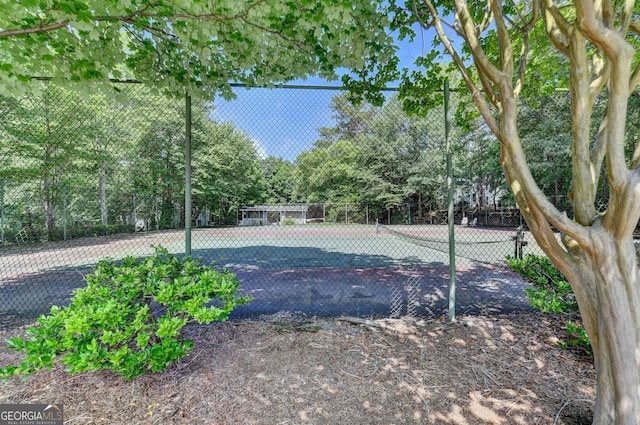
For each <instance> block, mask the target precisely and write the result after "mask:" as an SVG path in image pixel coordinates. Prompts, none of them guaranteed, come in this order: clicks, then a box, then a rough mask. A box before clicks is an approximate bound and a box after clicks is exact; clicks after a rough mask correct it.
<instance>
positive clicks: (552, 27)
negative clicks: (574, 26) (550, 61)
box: [542, 0, 571, 55]
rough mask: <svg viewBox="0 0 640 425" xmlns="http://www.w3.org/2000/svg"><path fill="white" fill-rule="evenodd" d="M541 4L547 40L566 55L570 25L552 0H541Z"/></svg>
mask: <svg viewBox="0 0 640 425" xmlns="http://www.w3.org/2000/svg"><path fill="white" fill-rule="evenodd" d="M542 5H543V7H544V21H545V31H546V33H547V35H548V36H549V40H551V42H552V43H553V45H554V46H556V48H557V49H558V50H559V51H560V52H562V53H564V54H565V55H566V54H567V53H568V47H569V35H570V33H571V25H570V24H569V23H568V22H567V21H566V19H565V18H564V16H562V14H561V13H560V11H559V10H558V6H557V5H556V4H555V3H554V2H553V0H543V1H542Z"/></svg>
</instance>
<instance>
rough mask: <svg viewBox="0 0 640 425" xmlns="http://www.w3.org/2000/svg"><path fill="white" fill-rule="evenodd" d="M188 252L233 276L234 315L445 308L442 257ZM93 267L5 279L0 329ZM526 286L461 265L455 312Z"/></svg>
mask: <svg viewBox="0 0 640 425" xmlns="http://www.w3.org/2000/svg"><path fill="white" fill-rule="evenodd" d="M193 256H194V257H201V258H203V260H204V261H205V263H211V262H214V263H215V264H214V266H216V267H220V268H222V267H224V268H227V269H229V270H230V271H232V272H234V273H236V274H237V276H238V278H239V280H240V282H241V292H242V293H243V294H248V295H251V296H252V297H253V301H252V302H251V303H250V304H248V305H246V306H241V307H238V308H237V309H236V310H235V311H234V313H233V317H237V318H241V317H242V318H246V317H253V316H258V315H261V314H270V313H274V312H278V311H282V310H291V311H299V312H301V313H304V314H306V315H309V316H323V317H335V316H339V315H353V316H388V315H389V314H390V313H392V312H393V311H395V312H396V313H399V314H406V313H408V312H415V314H417V315H424V316H428V317H438V316H440V315H442V314H444V313H445V312H446V311H447V309H448V297H449V280H450V279H449V267H448V266H447V265H445V264H443V263H442V262H432V263H425V262H424V261H422V260H420V259H418V258H417V257H415V258H414V257H406V258H401V259H398V258H393V257H391V256H384V255H368V254H351V253H340V252H333V251H329V250H325V249H321V248H310V247H278V246H255V247H249V248H246V247H242V248H224V249H222V248H221V249H208V250H195V251H194V252H193ZM91 271H92V267H84V266H83V267H60V268H56V269H47V270H43V271H41V272H39V273H34V274H24V275H19V276H16V277H13V278H9V279H4V280H3V281H2V282H0V329H8V328H11V327H15V326H18V325H21V324H24V323H28V322H31V321H33V320H35V319H36V318H37V317H38V316H39V315H40V314H44V313H47V312H48V311H49V309H50V307H51V306H52V305H67V304H68V303H69V299H70V296H71V293H72V291H73V290H74V289H76V288H79V287H82V286H84V276H85V275H86V274H88V273H90V272H91ZM526 286H527V284H526V283H525V282H524V281H523V280H522V279H521V278H520V277H519V276H518V275H516V274H515V273H513V272H511V271H510V270H508V269H507V268H506V266H495V265H487V264H482V263H477V264H471V265H465V266H463V267H459V268H458V270H457V276H456V298H457V299H456V311H457V312H458V313H465V314H474V313H485V314H492V313H505V312H514V311H525V310H529V309H530V306H529V304H528V302H527V300H526V297H525V295H524V289H525V288H526ZM392 310H393V311H392Z"/></svg>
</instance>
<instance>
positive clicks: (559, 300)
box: [507, 254, 591, 355]
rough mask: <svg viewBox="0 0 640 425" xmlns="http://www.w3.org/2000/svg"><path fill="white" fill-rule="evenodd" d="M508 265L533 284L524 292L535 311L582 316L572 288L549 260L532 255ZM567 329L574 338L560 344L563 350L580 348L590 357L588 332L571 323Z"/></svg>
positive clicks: (509, 260)
mask: <svg viewBox="0 0 640 425" xmlns="http://www.w3.org/2000/svg"><path fill="white" fill-rule="evenodd" d="M507 265H508V266H509V267H510V268H511V269H512V270H513V271H515V272H516V273H518V274H519V275H521V276H522V277H524V278H525V279H526V280H527V281H528V282H529V283H531V284H532V285H533V287H531V288H527V289H526V291H525V292H526V294H527V297H528V298H529V301H530V302H531V305H532V306H533V307H534V308H537V309H538V310H540V311H542V312H544V313H554V314H559V315H567V314H568V315H569V316H570V317H574V316H579V310H578V303H577V301H576V298H575V295H574V293H573V289H572V288H571V285H570V284H569V282H567V279H566V278H565V277H564V275H563V274H562V273H561V272H560V271H559V270H558V269H557V268H556V266H555V265H554V264H553V262H551V260H550V259H549V258H548V257H545V256H539V255H533V254H527V255H525V256H524V258H522V259H519V258H515V257H507ZM565 329H566V331H567V333H568V334H569V335H570V336H571V337H572V339H569V340H568V341H560V342H559V343H558V344H559V345H560V346H562V347H564V348H567V347H581V348H584V349H585V350H586V351H587V353H588V354H589V355H591V344H590V342H589V338H588V337H587V334H586V332H585V330H584V329H583V328H582V327H580V326H578V325H576V324H575V323H574V322H572V321H571V320H569V321H568V322H567V324H566V328H565Z"/></svg>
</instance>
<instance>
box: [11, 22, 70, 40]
mask: <svg viewBox="0 0 640 425" xmlns="http://www.w3.org/2000/svg"><path fill="white" fill-rule="evenodd" d="M67 25H69V21H62V22H56V23H55V24H49V25H40V26H38V27H34V28H20V29H15V30H6V31H0V38H4V37H14V36H16V35H26V34H34V33H42V32H49V31H55V30H57V29H60V28H64V27H66V26H67Z"/></svg>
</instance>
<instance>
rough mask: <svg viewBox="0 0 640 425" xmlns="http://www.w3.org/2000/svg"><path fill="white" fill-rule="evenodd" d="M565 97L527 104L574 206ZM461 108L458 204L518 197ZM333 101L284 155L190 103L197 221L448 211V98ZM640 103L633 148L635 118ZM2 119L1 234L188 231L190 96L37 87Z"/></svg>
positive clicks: (3, 102)
mask: <svg viewBox="0 0 640 425" xmlns="http://www.w3.org/2000/svg"><path fill="white" fill-rule="evenodd" d="M275 90H277V89H275ZM312 94H313V92H312V91H310V95H312ZM282 95H283V101H284V102H286V91H285V90H282ZM636 98H637V97H634V101H635V102H638V100H637V99H636ZM568 102H569V97H568V94H566V93H555V94H554V95H551V96H547V97H544V98H539V99H535V100H534V101H529V103H528V104H526V105H523V108H522V109H521V111H522V112H521V116H520V121H521V128H522V130H523V142H524V146H525V150H526V153H527V157H528V159H529V161H530V162H531V169H532V172H533V173H534V177H536V179H537V180H538V181H539V182H540V184H541V186H542V189H543V190H544V191H545V193H546V194H547V195H548V196H551V198H552V199H553V201H554V202H555V203H556V204H557V205H559V206H561V207H563V209H565V210H566V211H568V212H569V211H570V208H569V202H568V198H567V194H568V193H569V192H570V182H571V178H570V164H571V158H570V152H569V143H570V142H569V141H570V120H569V119H568V117H566V116H565V115H566V111H568V110H569V108H568V106H567V105H568ZM453 104H454V107H455V113H453V114H452V117H451V118H452V120H453V121H454V124H455V125H454V126H453V131H452V133H451V138H452V141H453V145H454V166H455V176H456V180H457V183H456V204H457V207H460V208H462V207H464V208H466V209H469V210H473V209H475V210H478V209H497V208H499V207H504V206H512V205H513V199H512V197H511V195H510V192H509V191H508V190H507V188H506V186H505V182H504V177H503V175H502V172H501V170H500V165H499V153H498V152H499V149H500V146H499V143H498V142H497V140H496V139H495V138H494V137H493V136H492V135H491V134H490V132H489V131H488V129H487V128H486V126H485V125H483V124H482V123H481V120H480V119H478V118H477V117H475V116H473V115H472V113H471V110H469V109H466V106H465V105H464V104H462V103H461V102H458V101H457V99H456V96H455V93H454V95H453ZM264 107H265V108H268V107H270V106H269V105H264ZM329 107H330V109H331V116H332V125H331V126H327V127H319V128H318V135H319V136H318V139H317V141H316V142H315V143H314V144H313V146H312V148H311V149H308V150H305V151H303V152H301V153H300V154H298V156H297V158H296V159H295V160H294V161H289V160H286V159H283V158H279V157H273V156H266V157H265V156H264V155H263V154H261V151H260V149H259V148H258V146H257V144H256V142H255V140H254V139H253V138H252V137H251V135H249V134H247V133H246V132H244V131H243V130H240V129H239V128H237V127H236V126H235V125H234V124H233V123H232V122H224V121H217V120H215V119H213V118H212V116H213V114H212V111H213V110H214V108H215V103H214V102H205V101H195V102H194V103H193V107H192V168H193V172H192V185H193V205H194V209H193V211H192V216H191V220H192V221H193V223H194V224H195V225H203V224H204V225H224V224H235V223H236V222H237V217H238V209H239V208H240V207H241V206H243V205H255V204H301V203H329V204H332V203H333V204H355V205H360V206H362V205H366V206H367V214H369V216H370V217H372V219H373V218H374V217H375V218H379V219H380V220H381V221H390V222H394V220H395V221H396V222H400V221H401V222H405V223H406V222H418V223H420V222H429V219H428V214H429V213H431V212H432V211H435V210H438V209H444V208H445V207H446V172H445V157H444V155H445V154H444V143H445V140H444V114H443V109H442V107H441V106H437V107H435V108H431V109H430V110H429V112H428V113H426V114H424V116H417V115H411V116H410V115H408V114H407V113H405V112H404V111H403V104H402V102H401V101H400V100H399V99H398V96H397V94H394V95H390V96H388V97H387V101H386V102H385V104H384V105H383V106H381V107H374V106H371V105H369V104H366V103H363V104H359V105H353V104H352V103H350V102H349V100H348V97H347V95H346V94H343V93H339V92H336V94H335V95H334V96H333V98H332V101H331V103H330V106H329ZM601 109H602V111H601V112H600V113H602V112H603V109H604V107H601ZM631 111H632V112H631V113H632V117H631V118H632V119H630V120H629V123H630V126H631V127H630V129H629V130H630V133H629V134H630V137H629V146H628V149H633V148H634V147H635V143H636V142H637V135H638V130H639V123H640V117H639V116H638V114H639V113H638V112H637V108H634V109H631ZM0 116H1V118H0V121H1V122H0V201H1V202H0V204H1V208H2V211H1V218H2V230H3V244H4V243H12V242H14V241H20V238H23V239H24V238H29V239H37V240H42V239H49V240H51V239H60V238H63V237H75V236H83V235H93V234H105V233H112V232H125V231H133V230H134V229H135V228H136V227H137V228H138V229H141V228H144V229H146V230H157V229H172V228H180V227H184V223H185V217H184V161H185V153H184V142H185V105H184V101H183V100H181V99H176V98H174V97H167V96H163V95H161V94H158V93H153V92H152V91H150V90H149V89H148V88H145V87H143V86H141V85H138V84H118V85H116V86H115V89H114V91H113V92H109V93H106V92H105V93H94V94H92V95H85V96H84V97H81V96H80V95H79V94H77V93H74V92H72V91H69V90H68V89H65V88H61V87H58V86H56V85H54V84H49V83H37V84H34V90H33V91H32V92H31V93H29V94H28V95H25V96H23V97H20V98H10V97H2V98H0ZM256 119H259V118H258V117H257V118H256ZM265 125H268V124H266V123H265ZM283 137H284V136H283ZM606 198H607V194H606V193H604V191H603V193H602V199H603V203H605V202H606ZM407 206H409V207H408V208H407ZM361 211H362V209H361ZM407 211H409V212H407ZM336 214H338V213H336ZM408 214H409V215H410V217H407V215H408ZM203 217H204V218H203Z"/></svg>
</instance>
